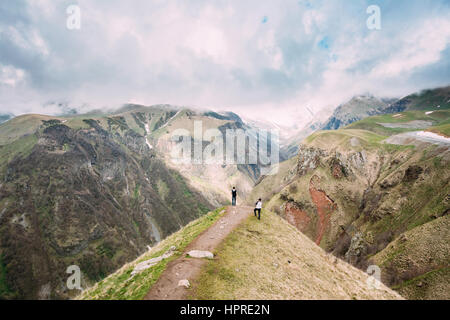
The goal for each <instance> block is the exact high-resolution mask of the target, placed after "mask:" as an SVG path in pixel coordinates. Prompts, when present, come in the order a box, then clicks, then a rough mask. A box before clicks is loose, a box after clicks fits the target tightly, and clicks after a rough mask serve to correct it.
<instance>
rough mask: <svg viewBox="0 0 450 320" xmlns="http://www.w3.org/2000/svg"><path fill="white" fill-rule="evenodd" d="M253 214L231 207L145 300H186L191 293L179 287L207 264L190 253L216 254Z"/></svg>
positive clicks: (168, 272) (190, 246)
mask: <svg viewBox="0 0 450 320" xmlns="http://www.w3.org/2000/svg"><path fill="white" fill-rule="evenodd" d="M252 213H253V208H251V207H243V206H237V207H228V208H227V213H226V214H225V215H224V216H223V217H221V218H220V219H219V220H217V221H216V222H215V223H214V224H213V225H212V226H211V227H209V229H207V230H205V231H204V232H203V233H201V234H200V235H199V236H198V237H197V238H196V239H195V240H194V241H192V242H191V243H190V244H189V245H188V246H187V248H186V250H185V251H184V253H183V255H182V256H181V257H180V258H178V259H176V260H174V261H172V262H170V263H169V264H168V265H167V268H166V270H165V271H164V272H163V274H162V275H161V277H160V278H159V279H158V281H157V282H156V283H155V284H154V285H153V286H152V288H151V289H150V291H149V292H148V293H147V295H146V296H145V298H144V300H182V299H185V298H186V296H187V293H188V290H187V289H186V288H184V287H179V286H178V282H179V281H180V280H184V279H187V280H189V281H191V280H193V279H195V278H196V277H197V276H198V275H199V274H200V270H201V268H202V267H203V265H204V264H205V263H206V262H207V260H206V259H196V258H187V257H186V254H187V253H188V252H189V251H191V250H202V251H210V252H213V251H214V249H215V248H216V247H217V246H218V245H219V244H220V243H221V242H222V241H223V240H224V239H225V237H226V236H227V235H228V234H229V233H230V232H231V231H232V230H234V229H235V228H236V227H237V226H238V225H239V224H240V223H241V222H242V221H244V220H245V219H246V218H247V217H248V216H249V215H250V214H252Z"/></svg>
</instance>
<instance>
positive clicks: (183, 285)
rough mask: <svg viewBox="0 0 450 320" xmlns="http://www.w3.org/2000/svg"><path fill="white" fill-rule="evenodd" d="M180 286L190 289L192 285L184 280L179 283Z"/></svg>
mask: <svg viewBox="0 0 450 320" xmlns="http://www.w3.org/2000/svg"><path fill="white" fill-rule="evenodd" d="M178 286H179V287H185V288H189V287H190V286H191V284H190V283H189V280H186V279H184V280H180V281H178Z"/></svg>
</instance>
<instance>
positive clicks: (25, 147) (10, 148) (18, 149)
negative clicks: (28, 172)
mask: <svg viewBox="0 0 450 320" xmlns="http://www.w3.org/2000/svg"><path fill="white" fill-rule="evenodd" d="M36 143H37V137H36V135H34V134H30V135H28V136H24V137H22V138H20V139H18V140H15V141H14V142H12V143H10V144H8V145H5V146H1V147H0V171H2V170H3V169H4V167H5V166H6V165H7V164H8V162H10V161H12V160H13V159H14V158H15V157H21V158H25V157H27V156H28V155H29V154H30V153H31V151H32V150H33V147H34V146H35V144H36Z"/></svg>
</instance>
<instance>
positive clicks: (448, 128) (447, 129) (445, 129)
mask: <svg viewBox="0 0 450 320" xmlns="http://www.w3.org/2000/svg"><path fill="white" fill-rule="evenodd" d="M427 131H431V132H434V133H437V134H439V135H441V136H444V137H447V138H450V123H447V124H442V125H439V126H434V127H431V128H429V129H428V130H427Z"/></svg>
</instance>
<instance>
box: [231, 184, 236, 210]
mask: <svg viewBox="0 0 450 320" xmlns="http://www.w3.org/2000/svg"><path fill="white" fill-rule="evenodd" d="M236 196H237V191H236V187H233V189H232V190H231V204H232V205H233V206H236Z"/></svg>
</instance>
